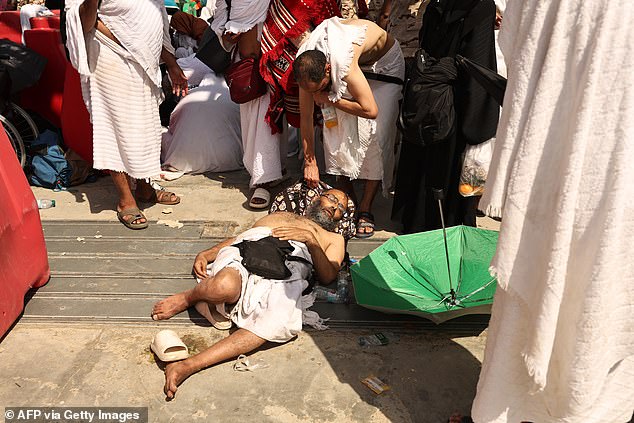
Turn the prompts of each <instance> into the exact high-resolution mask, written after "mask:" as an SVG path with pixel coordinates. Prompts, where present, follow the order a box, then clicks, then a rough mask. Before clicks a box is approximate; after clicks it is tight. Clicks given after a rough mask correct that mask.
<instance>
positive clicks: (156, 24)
mask: <svg viewBox="0 0 634 423" xmlns="http://www.w3.org/2000/svg"><path fill="white" fill-rule="evenodd" d="M83 2H84V0H68V1H67V2H66V28H67V42H66V47H67V48H68V52H69V55H70V61H71V63H72V64H73V67H74V68H75V69H77V71H78V72H79V74H80V75H82V76H84V77H87V76H88V75H90V73H91V69H90V68H89V67H88V63H87V57H88V56H87V53H86V43H85V40H84V34H83V29H82V25H81V19H80V16H79V6H81V4H82V3H83ZM98 15H99V19H100V20H101V21H102V22H103V23H104V25H105V26H106V27H107V28H108V29H109V30H110V31H111V32H112V34H113V35H114V36H115V37H116V38H117V40H119V43H121V45H122V46H123V48H124V49H126V50H127V51H128V52H129V53H130V54H131V55H132V57H134V60H135V61H136V62H137V63H139V64H140V65H141V67H142V68H143V70H144V71H145V72H146V73H147V74H148V76H149V77H150V79H151V80H152V82H154V84H155V85H156V86H157V87H160V86H161V70H160V68H159V61H160V57H161V49H162V48H163V47H165V48H166V49H167V50H168V51H170V52H171V53H172V54H173V53H174V49H173V48H172V43H171V40H170V35H169V20H168V18H167V12H166V10H165V5H164V3H163V1H162V0H107V1H104V2H102V4H101V7H100V8H99V11H98Z"/></svg>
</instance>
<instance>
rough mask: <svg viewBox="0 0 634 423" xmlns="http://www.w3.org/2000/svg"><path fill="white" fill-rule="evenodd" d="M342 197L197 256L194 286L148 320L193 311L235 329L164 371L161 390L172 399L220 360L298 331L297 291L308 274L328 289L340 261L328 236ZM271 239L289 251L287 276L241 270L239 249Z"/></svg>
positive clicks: (338, 240)
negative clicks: (182, 386)
mask: <svg viewBox="0 0 634 423" xmlns="http://www.w3.org/2000/svg"><path fill="white" fill-rule="evenodd" d="M347 204H348V197H347V196H346V194H344V193H343V192H341V191H339V190H334V189H333V190H328V191H325V192H324V193H323V194H321V195H320V196H319V197H315V199H314V200H313V202H312V203H311V205H310V206H309V207H308V209H307V210H306V213H305V215H304V216H299V215H296V214H293V213H287V212H275V213H272V214H269V215H268V216H265V217H263V218H261V219H260V220H258V221H256V222H255V224H254V225H253V228H251V229H249V230H247V231H245V232H243V233H242V234H240V235H238V236H237V237H235V238H230V239H227V240H225V241H223V242H221V243H219V244H218V245H216V246H214V247H212V248H210V249H208V250H205V251H202V252H200V253H198V255H197V256H196V259H195V261H194V273H195V275H196V276H197V277H198V278H200V283H199V284H198V285H197V286H196V287H194V288H192V289H190V290H188V291H185V292H181V293H179V294H176V295H172V296H171V297H168V298H166V299H164V300H162V301H159V302H158V303H156V304H155V305H154V308H153V309H152V318H153V319H154V320H165V319H169V318H170V317H172V316H174V315H176V314H178V313H180V312H182V311H184V310H186V309H187V308H189V307H192V306H195V307H196V310H198V311H199V312H200V313H201V314H202V315H204V316H205V317H206V318H207V319H208V320H209V321H210V322H211V323H212V324H213V325H214V326H216V327H217V328H219V329H220V328H222V329H229V328H230V327H231V322H233V323H235V324H236V326H238V328H239V329H238V330H236V331H235V332H233V333H232V334H231V335H229V336H228V337H226V338H224V339H222V340H221V341H219V342H217V343H216V344H214V345H213V346H211V347H210V348H208V349H207V350H205V351H203V352H201V353H199V354H196V355H193V356H191V357H189V358H187V359H186V360H183V361H178V362H175V363H170V364H168V365H167V367H166V368H165V387H164V388H163V390H164V392H165V394H166V395H167V397H168V398H170V399H171V398H173V397H174V395H175V394H176V389H177V387H178V386H179V385H180V384H181V383H182V382H183V381H184V380H185V379H187V378H188V377H189V376H191V375H192V374H194V373H196V372H199V371H200V370H202V369H204V368H206V367H209V366H212V365H214V364H217V363H219V362H222V361H225V360H228V359H231V358H234V357H237V356H239V355H240V354H246V353H248V352H250V351H252V350H254V349H256V348H258V347H260V346H262V345H263V344H264V343H265V342H266V341H272V342H280V343H281V342H286V341H288V340H290V339H291V338H293V337H294V336H296V335H297V333H299V331H301V329H302V314H303V311H304V310H303V307H302V301H301V299H302V298H301V297H302V292H303V291H304V290H305V289H306V288H307V287H308V279H309V278H310V274H311V272H312V271H314V272H315V274H316V276H317V279H318V280H319V281H320V282H321V283H324V284H329V283H331V282H332V281H333V280H335V279H336V277H337V273H338V272H339V269H340V267H341V264H342V263H343V260H344V255H345V244H344V239H343V237H342V236H341V235H340V234H338V233H335V232H333V231H334V230H335V229H336V227H337V222H338V221H339V220H340V219H341V218H342V217H343V215H344V213H345V212H346V205H347ZM269 236H273V237H275V238H278V239H279V240H282V241H288V243H289V244H290V245H291V246H292V252H291V253H290V255H291V256H293V257H290V258H287V260H286V262H285V264H286V267H287V268H288V270H289V271H290V272H289V273H290V276H288V277H286V278H285V279H266V278H263V277H261V276H258V275H256V274H254V273H253V272H250V271H249V270H247V268H246V267H245V265H243V257H242V256H241V253H240V249H239V248H238V246H237V245H238V244H240V243H241V242H243V241H251V242H253V241H258V240H262V239H263V238H266V237H269Z"/></svg>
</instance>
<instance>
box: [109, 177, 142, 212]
mask: <svg viewBox="0 0 634 423" xmlns="http://www.w3.org/2000/svg"><path fill="white" fill-rule="evenodd" d="M110 176H112V182H113V183H114V186H115V188H116V189H117V193H118V194H119V203H118V204H117V211H123V210H126V209H131V208H136V207H138V206H137V204H136V200H135V199H134V196H133V195H132V190H131V189H130V183H129V181H128V175H126V174H125V173H123V172H114V171H113V172H110ZM124 218H125V217H124ZM127 218H128V219H130V218H131V217H130V216H127ZM146 221H147V219H145V218H140V219H136V220H134V221H133V222H134V223H144V222H146Z"/></svg>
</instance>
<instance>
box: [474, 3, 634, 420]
mask: <svg viewBox="0 0 634 423" xmlns="http://www.w3.org/2000/svg"><path fill="white" fill-rule="evenodd" d="M633 21H634V3H632V2H630V1H625V0H621V1H609V2H608V1H607V0H601V1H593V2H588V1H572V0H553V1H549V2H521V1H513V2H509V4H508V7H507V8H506V11H505V15H504V22H503V24H502V30H501V31H502V32H501V34H500V44H501V47H502V49H503V51H504V53H505V57H506V59H507V60H506V64H507V67H508V76H509V78H508V86H507V89H506V95H505V98H504V108H503V110H502V116H501V119H500V126H499V128H498V132H497V141H496V145H495V150H494V153H493V161H492V166H491V169H490V171H489V175H488V180H487V185H486V190H485V193H484V197H483V198H482V206H483V209H484V210H486V211H487V213H488V214H490V215H498V216H499V215H503V220H502V226H501V231H500V237H499V241H498V247H497V251H496V255H495V257H494V258H493V261H492V263H491V266H492V269H493V271H494V272H495V273H496V274H497V276H498V281H499V289H498V292H497V294H496V297H495V302H494V304H493V314H492V317H491V324H490V328H489V335H488V340H487V346H486V352H485V357H484V362H483V365H482V372H481V375H480V381H479V383H478V392H477V396H476V399H475V402H474V405H473V409H472V415H473V418H474V420H475V421H476V422H477V423H483V422H520V421H533V422H570V423H572V422H583V423H593V422H605V423H624V422H626V421H628V420H629V419H630V417H631V416H632V410H633V409H634V385H633V384H632V382H633V381H634V356H633V352H634V319H633V317H632V316H634V265H633V261H632V259H631V256H632V253H631V252H632V245H634V183H633V181H634V165H633V163H632V160H633V158H634V137H633V136H632V134H634V76H633V75H634V56H633V55H632V51H631V47H632V45H634V28H633V27H632V24H631V23H632V22H633Z"/></svg>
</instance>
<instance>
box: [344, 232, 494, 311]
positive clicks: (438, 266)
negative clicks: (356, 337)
mask: <svg viewBox="0 0 634 423" xmlns="http://www.w3.org/2000/svg"><path fill="white" fill-rule="evenodd" d="M497 239H498V233H497V232H496V231H489V230H485V229H477V228H472V227H470V226H454V227H450V228H447V247H448V250H449V263H450V269H451V281H452V283H451V286H450V282H449V276H448V273H447V258H446V255H445V246H444V241H443V232H442V229H439V230H435V231H429V232H421V233H417V234H412V235H402V236H397V237H393V238H390V239H389V240H387V241H386V242H385V243H384V244H383V245H381V246H380V247H379V248H377V249H376V250H374V251H373V252H371V253H370V254H369V255H368V256H367V257H365V258H364V259H363V260H361V261H359V262H358V263H357V264H355V265H354V266H352V267H351V273H352V281H353V284H354V292H355V296H356V299H357V303H358V304H360V305H362V306H364V307H368V308H372V309H376V310H380V311H384V312H388V313H399V314H415V315H419V316H422V317H426V318H428V319H430V320H432V321H434V322H436V323H441V322H443V321H445V320H448V319H452V318H454V317H458V316H460V315H463V314H475V313H488V312H489V311H490V306H491V303H492V302H493V294H494V293H495V286H496V281H495V278H494V277H492V276H491V275H490V274H489V263H490V262H491V259H492V258H493V254H494V253H495V247H496V244H497ZM451 288H453V289H454V291H455V296H453V297H452V295H451Z"/></svg>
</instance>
